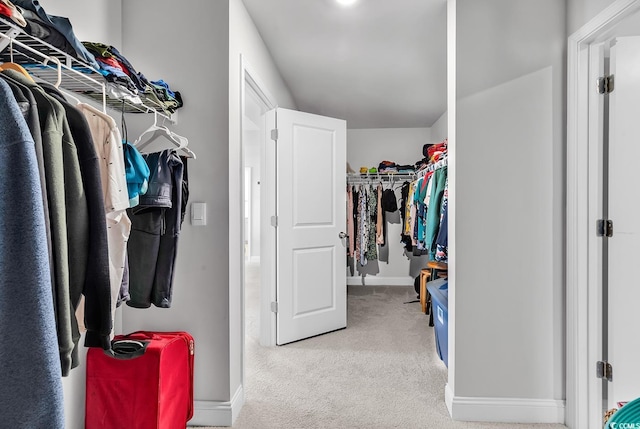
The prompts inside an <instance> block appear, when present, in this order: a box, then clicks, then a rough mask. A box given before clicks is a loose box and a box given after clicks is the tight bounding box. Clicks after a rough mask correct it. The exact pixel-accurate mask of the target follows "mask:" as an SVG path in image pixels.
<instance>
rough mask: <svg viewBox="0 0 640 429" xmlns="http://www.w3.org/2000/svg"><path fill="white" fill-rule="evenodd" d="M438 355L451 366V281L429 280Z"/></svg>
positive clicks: (428, 288)
mask: <svg viewBox="0 0 640 429" xmlns="http://www.w3.org/2000/svg"><path fill="white" fill-rule="evenodd" d="M427 290H428V291H429V293H430V294H431V303H432V304H431V309H432V310H431V311H433V328H434V330H435V336H436V350H437V352H438V356H439V357H440V359H441V360H442V361H443V362H444V364H445V365H446V366H447V367H449V360H448V358H449V283H448V282H446V281H445V282H438V281H433V282H428V283H427Z"/></svg>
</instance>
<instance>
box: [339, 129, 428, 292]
mask: <svg viewBox="0 0 640 429" xmlns="http://www.w3.org/2000/svg"><path fill="white" fill-rule="evenodd" d="M427 143H433V141H432V138H431V130H430V129H429V128H369V129H348V130H347V162H348V163H349V165H350V166H351V168H352V169H353V170H355V171H356V172H359V170H360V167H368V168H371V167H376V168H378V165H379V164H380V162H381V161H385V160H386V161H392V162H395V163H396V164H411V165H414V164H415V163H416V162H417V161H419V160H420V159H422V157H423V156H422V146H423V145H425V144H427ZM395 187H396V188H398V189H396V190H395V191H396V198H397V200H398V206H400V189H399V188H400V184H398V186H395ZM401 222H402V220H401V217H400V212H399V211H398V212H396V213H387V244H386V245H385V246H383V247H380V246H378V253H379V256H378V259H376V260H371V261H369V262H368V263H367V265H365V266H364V267H362V266H360V264H357V263H356V264H355V266H354V263H353V260H352V261H351V264H350V266H349V267H348V268H347V282H348V284H368V285H412V284H413V279H414V278H415V277H417V276H418V275H419V274H420V269H421V268H424V267H425V265H426V263H427V257H426V256H420V257H414V256H412V255H411V253H410V252H409V253H405V251H404V246H402V245H401V243H400V233H401V231H402V224H401ZM362 276H364V278H363V277H362Z"/></svg>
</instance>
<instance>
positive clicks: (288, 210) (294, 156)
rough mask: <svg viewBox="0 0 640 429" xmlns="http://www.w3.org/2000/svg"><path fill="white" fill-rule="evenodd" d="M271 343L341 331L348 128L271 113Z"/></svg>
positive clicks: (344, 310)
mask: <svg viewBox="0 0 640 429" xmlns="http://www.w3.org/2000/svg"><path fill="white" fill-rule="evenodd" d="M276 123H277V129H278V133H277V143H276V147H277V149H276V153H277V167H276V171H277V174H276V175H277V197H276V200H277V216H278V217H277V256H276V259H277V264H276V265H277V269H276V279H277V280H276V283H277V287H276V290H277V303H278V309H277V315H276V332H277V336H276V342H277V344H278V345H282V344H286V343H290V342H293V341H297V340H301V339H304V338H308V337H312V336H314V335H319V334H324V333H327V332H331V331H335V330H337V329H341V328H345V327H346V326H347V291H346V275H345V272H346V271H345V269H346V258H345V244H346V243H345V240H344V239H342V238H341V237H340V233H342V232H343V231H346V197H345V192H346V191H345V189H346V175H345V171H346V162H347V160H346V122H345V121H343V120H339V119H333V118H327V117H323V116H318V115H312V114H309V113H303V112H298V111H293V110H287V109H280V108H278V109H276Z"/></svg>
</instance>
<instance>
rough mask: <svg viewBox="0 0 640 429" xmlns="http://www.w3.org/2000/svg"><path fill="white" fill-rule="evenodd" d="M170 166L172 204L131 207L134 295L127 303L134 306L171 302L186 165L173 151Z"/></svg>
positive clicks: (131, 284) (130, 253)
mask: <svg viewBox="0 0 640 429" xmlns="http://www.w3.org/2000/svg"><path fill="white" fill-rule="evenodd" d="M162 158H164V157H162ZM166 167H168V169H169V171H170V172H171V174H170V181H171V207H148V206H147V207H136V208H135V209H133V210H132V209H129V210H128V211H129V218H130V219H131V235H130V236H129V241H128V243H127V253H128V257H129V296H130V299H129V301H127V305H128V306H130V307H136V308H147V307H150V306H151V304H153V305H155V306H156V307H161V308H169V307H170V306H171V297H172V292H173V277H174V267H175V261H176V255H177V248H178V237H179V235H180V225H181V220H182V219H181V207H182V167H183V166H182V162H181V161H180V158H179V157H178V156H177V155H175V154H173V155H172V156H170V157H169V161H168V163H167V166H166ZM149 168H150V169H151V171H154V169H155V170H157V166H154V165H150V166H149ZM163 168H164V166H163ZM165 171H166V170H165Z"/></svg>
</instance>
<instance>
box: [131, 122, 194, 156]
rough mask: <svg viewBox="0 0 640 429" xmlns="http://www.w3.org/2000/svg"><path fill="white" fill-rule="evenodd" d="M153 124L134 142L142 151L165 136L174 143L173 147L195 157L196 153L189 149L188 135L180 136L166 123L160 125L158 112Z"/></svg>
mask: <svg viewBox="0 0 640 429" xmlns="http://www.w3.org/2000/svg"><path fill="white" fill-rule="evenodd" d="M153 118H154V120H153V124H152V125H151V126H150V127H149V128H147V129H146V130H145V131H144V132H143V133H142V134H140V136H139V137H138V138H137V139H136V141H135V142H133V145H134V146H135V147H136V149H138V151H140V152H141V153H142V152H143V149H144V148H145V147H147V146H149V145H150V144H151V143H152V142H153V141H155V140H157V139H158V138H163V139H165V140H166V141H168V142H170V143H171V144H172V147H171V149H176V150H182V151H183V152H185V153H187V155H188V156H190V157H191V158H194V159H195V153H193V152H192V151H191V150H190V149H187V145H188V144H189V140H188V139H187V138H186V137H183V136H180V135H178V134H176V133H174V132H173V131H171V130H170V129H169V128H167V127H166V126H164V125H158V114H157V113H156V112H154V113H153Z"/></svg>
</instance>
